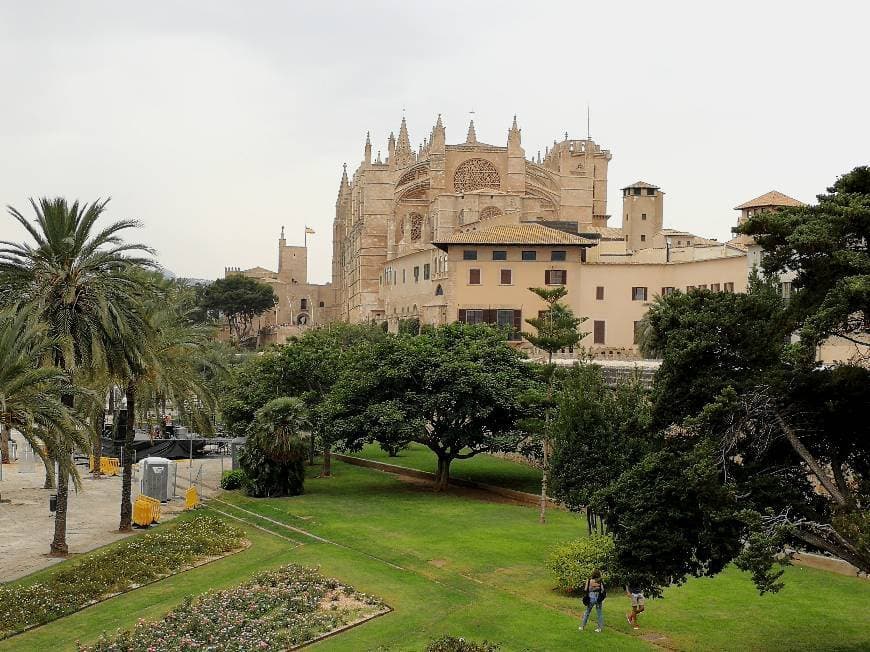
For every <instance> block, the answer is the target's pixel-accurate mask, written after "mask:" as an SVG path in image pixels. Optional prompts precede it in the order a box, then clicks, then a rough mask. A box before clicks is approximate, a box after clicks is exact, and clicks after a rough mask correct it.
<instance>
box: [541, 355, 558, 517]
mask: <svg viewBox="0 0 870 652" xmlns="http://www.w3.org/2000/svg"><path fill="white" fill-rule="evenodd" d="M549 353H550V358H549V365H550V378H549V379H548V382H547V413H546V415H545V416H544V446H543V448H544V459H543V464H542V465H541V515H540V517H539V518H538V520H539V522H540V523H541V525H543V524H544V523H546V522H547V477H548V475H549V473H550V402H551V401H552V400H553V376H554V375H555V370H554V369H553V352H552V351H550V352H549Z"/></svg>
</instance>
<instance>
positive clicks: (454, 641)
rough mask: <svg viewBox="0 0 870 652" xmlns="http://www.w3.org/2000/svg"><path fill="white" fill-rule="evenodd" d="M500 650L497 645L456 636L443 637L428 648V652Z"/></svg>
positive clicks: (492, 651)
mask: <svg viewBox="0 0 870 652" xmlns="http://www.w3.org/2000/svg"><path fill="white" fill-rule="evenodd" d="M498 649H499V646H498V645H496V644H495V643H489V642H488V641H484V642H483V643H475V642H474V641H466V640H465V639H464V638H457V637H456V636H442V637H441V638H438V639H435V640H434V641H432V642H430V643H429V645H427V646H426V652H498Z"/></svg>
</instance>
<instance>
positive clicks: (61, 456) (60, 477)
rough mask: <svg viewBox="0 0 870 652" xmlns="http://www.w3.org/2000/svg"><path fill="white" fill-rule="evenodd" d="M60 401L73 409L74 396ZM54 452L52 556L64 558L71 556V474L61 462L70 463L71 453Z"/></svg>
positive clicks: (59, 448) (63, 450) (64, 396)
mask: <svg viewBox="0 0 870 652" xmlns="http://www.w3.org/2000/svg"><path fill="white" fill-rule="evenodd" d="M60 401H61V403H63V404H64V405H65V406H66V407H67V408H68V409H69V410H72V409H73V402H74V401H73V396H72V394H63V395H61V397H60ZM54 452H55V454H56V455H57V462H58V465H57V478H55V481H56V482H57V510H56V511H55V512H54V539H53V540H52V542H51V554H52V555H57V556H62V555H67V554H69V546H68V545H67V543H66V511H67V502H68V499H69V473H68V472H67V471H65V470H63V469H62V468H61V467H62V464H61V460H63V461H69V457H70V454H71V453H70V451H68V450H67V449H66V447H65V446H64V445H63V444H61V445H60V446H58V448H57V450H55V451H54ZM46 466H51V463H50V462H49V463H47V464H46ZM46 471H47V469H46ZM48 481H49V479H48V473H47V472H46V478H45V482H46V484H48Z"/></svg>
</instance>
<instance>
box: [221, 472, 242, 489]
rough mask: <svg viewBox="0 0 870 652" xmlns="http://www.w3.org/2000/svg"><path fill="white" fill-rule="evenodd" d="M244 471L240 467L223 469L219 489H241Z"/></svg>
mask: <svg viewBox="0 0 870 652" xmlns="http://www.w3.org/2000/svg"><path fill="white" fill-rule="evenodd" d="M245 480H246V478H245V472H244V471H243V470H242V469H235V470H233V471H224V474H223V475H222V476H221V489H226V490H227V491H232V490H233V489H241V488H242V487H243V486H244V484H245Z"/></svg>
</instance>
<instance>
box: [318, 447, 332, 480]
mask: <svg viewBox="0 0 870 652" xmlns="http://www.w3.org/2000/svg"><path fill="white" fill-rule="evenodd" d="M320 475H321V477H324V478H328V477H330V476H332V444H330V443H329V442H326V441H325V442H323V470H322V471H321V472H320Z"/></svg>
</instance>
